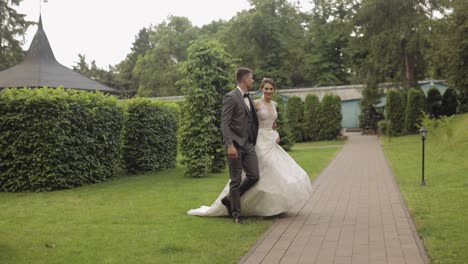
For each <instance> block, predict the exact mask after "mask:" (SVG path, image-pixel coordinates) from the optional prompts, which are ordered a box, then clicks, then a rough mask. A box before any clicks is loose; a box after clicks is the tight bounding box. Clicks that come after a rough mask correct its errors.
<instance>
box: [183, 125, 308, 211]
mask: <svg viewBox="0 0 468 264" xmlns="http://www.w3.org/2000/svg"><path fill="white" fill-rule="evenodd" d="M277 137H278V133H277V132H276V131H275V130H273V129H266V128H261V129H260V130H259V132H258V137H257V144H256V146H255V151H256V153H257V159H258V165H259V172H260V179H259V181H258V182H257V183H256V184H255V185H254V186H253V187H252V188H250V189H249V190H248V191H247V192H246V193H245V194H244V195H243V196H242V197H241V215H243V216H272V215H277V214H281V213H284V212H287V211H288V210H289V209H291V208H292V207H294V206H296V205H297V204H298V203H301V202H304V201H305V200H306V199H308V198H309V197H310V195H311V194H312V185H311V183H310V179H309V176H308V175H307V173H306V172H305V171H304V170H303V169H302V168H301V167H300V166H299V165H298V164H297V163H296V161H294V159H293V158H291V156H289V154H288V153H287V152H286V151H285V150H284V149H283V148H281V146H279V145H278V144H276V138H277ZM228 193H229V181H228V183H227V184H226V186H225V187H224V189H223V190H222V192H221V193H220V194H219V196H218V198H216V200H215V201H214V202H213V204H211V206H201V207H200V208H197V209H191V210H189V211H188V212H187V214H189V215H198V216H227V215H228V213H227V210H226V207H225V206H224V205H223V204H222V203H221V199H222V198H223V197H224V196H226V195H227V194H228Z"/></svg>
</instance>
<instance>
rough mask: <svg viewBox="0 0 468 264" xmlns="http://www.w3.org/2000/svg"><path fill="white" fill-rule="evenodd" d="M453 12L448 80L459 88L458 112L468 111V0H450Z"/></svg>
mask: <svg viewBox="0 0 468 264" xmlns="http://www.w3.org/2000/svg"><path fill="white" fill-rule="evenodd" d="M450 3H451V5H450V8H451V11H452V12H451V14H450V15H449V26H448V30H447V31H446V34H447V35H446V36H447V38H446V55H447V59H448V62H449V63H448V65H447V67H448V81H449V84H450V86H452V87H454V88H455V89H457V90H458V92H459V94H460V96H459V98H458V99H459V105H458V112H460V113H467V112H468V38H467V37H466V36H467V35H468V2H467V1H466V0H453V1H450Z"/></svg>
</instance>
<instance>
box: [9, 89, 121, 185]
mask: <svg viewBox="0 0 468 264" xmlns="http://www.w3.org/2000/svg"><path fill="white" fill-rule="evenodd" d="M122 127H123V111H122V108H121V107H119V106H118V104H117V99H116V98H114V97H111V96H109V95H104V94H102V93H100V92H96V93H94V92H84V91H76V90H64V89H61V88H57V89H50V88H40V89H26V88H25V89H6V90H4V91H2V92H1V93H0V142H1V145H0V189H1V190H3V191H50V190H59V189H68V188H73V187H77V186H82V185H85V184H89V183H96V182H101V181H104V180H107V179H110V178H112V177H114V175H115V171H116V169H117V167H118V165H119V161H120V153H121V152H120V151H121V144H120V142H121V132H122Z"/></svg>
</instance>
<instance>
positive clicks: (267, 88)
mask: <svg viewBox="0 0 468 264" xmlns="http://www.w3.org/2000/svg"><path fill="white" fill-rule="evenodd" d="M262 92H263V97H264V98H265V99H269V100H272V98H273V95H274V94H275V87H273V85H271V83H265V84H264V85H263V88H262Z"/></svg>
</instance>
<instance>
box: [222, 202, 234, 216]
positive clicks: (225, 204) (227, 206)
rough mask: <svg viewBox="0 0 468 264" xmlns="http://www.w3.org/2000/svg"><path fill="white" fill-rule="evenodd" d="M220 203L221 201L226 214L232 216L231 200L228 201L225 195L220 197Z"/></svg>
mask: <svg viewBox="0 0 468 264" xmlns="http://www.w3.org/2000/svg"><path fill="white" fill-rule="evenodd" d="M221 203H222V204H223V205H224V206H226V209H227V212H228V215H229V216H230V217H232V210H231V202H230V201H229V199H228V198H227V197H224V198H223V199H221Z"/></svg>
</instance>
